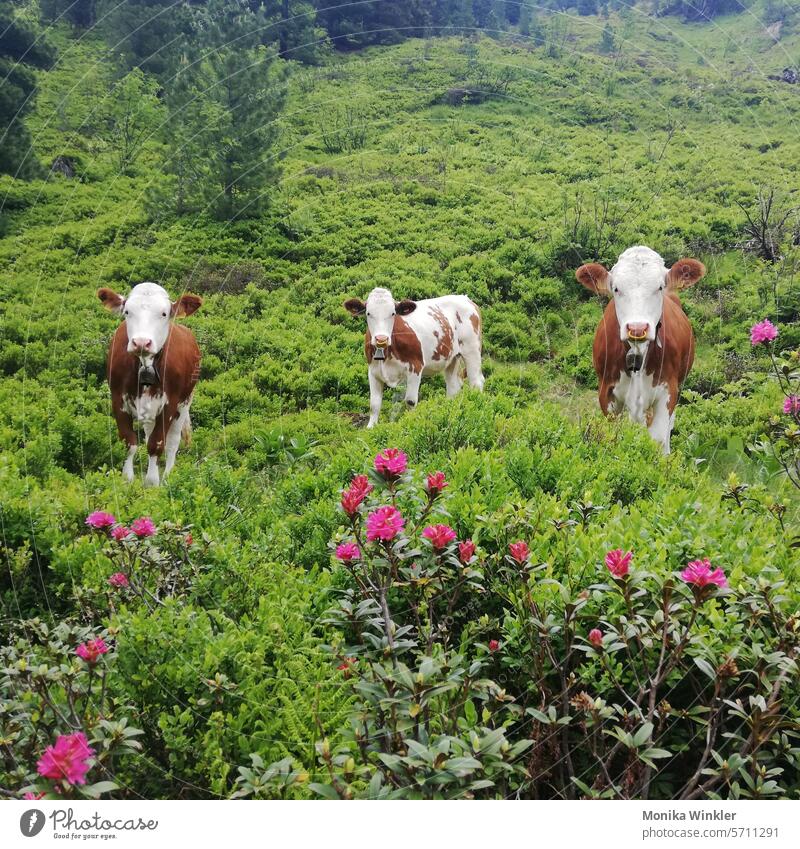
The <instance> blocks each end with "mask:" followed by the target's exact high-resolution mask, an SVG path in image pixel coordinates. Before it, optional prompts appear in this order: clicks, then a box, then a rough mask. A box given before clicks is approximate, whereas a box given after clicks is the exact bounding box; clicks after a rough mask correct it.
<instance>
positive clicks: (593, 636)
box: [589, 628, 603, 648]
mask: <svg viewBox="0 0 800 849" xmlns="http://www.w3.org/2000/svg"><path fill="white" fill-rule="evenodd" d="M589 642H590V643H591V644H592V645H593V646H595V647H596V648H600V646H602V645H603V632H602V631H601V630H600V629H599V628H592V630H591V631H589Z"/></svg>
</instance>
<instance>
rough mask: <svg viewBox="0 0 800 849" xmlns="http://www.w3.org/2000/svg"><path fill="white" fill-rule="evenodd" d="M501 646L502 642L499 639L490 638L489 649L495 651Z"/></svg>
mask: <svg viewBox="0 0 800 849" xmlns="http://www.w3.org/2000/svg"><path fill="white" fill-rule="evenodd" d="M499 648H500V643H499V642H498V641H497V640H489V651H491V652H495V651H497V650H498V649H499Z"/></svg>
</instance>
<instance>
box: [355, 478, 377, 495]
mask: <svg viewBox="0 0 800 849" xmlns="http://www.w3.org/2000/svg"><path fill="white" fill-rule="evenodd" d="M350 489H351V490H353V492H361V493H363V494H364V495H369V494H370V493H371V492H372V490H373V489H375V487H374V486H373V485H372V484H371V483H370V482H369V478H368V477H367V476H366V475H356V476H355V477H354V478H353V480H352V481H350Z"/></svg>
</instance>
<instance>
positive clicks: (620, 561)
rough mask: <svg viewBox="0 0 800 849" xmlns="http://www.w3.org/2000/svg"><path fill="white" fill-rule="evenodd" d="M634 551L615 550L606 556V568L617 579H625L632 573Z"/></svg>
mask: <svg viewBox="0 0 800 849" xmlns="http://www.w3.org/2000/svg"><path fill="white" fill-rule="evenodd" d="M632 557H633V552H632V551H623V550H622V549H621V548H615V549H613V550H612V551H609V552H608V554H606V566H608V571H609V572H611V574H612V575H613V576H614V577H615V578H624V577H625V576H626V575H627V574H628V572H629V571H630V565H631V558H632Z"/></svg>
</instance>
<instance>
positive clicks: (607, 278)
mask: <svg viewBox="0 0 800 849" xmlns="http://www.w3.org/2000/svg"><path fill="white" fill-rule="evenodd" d="M705 273H706V269H705V266H704V265H703V263H701V262H698V260H696V259H680V260H678V262H676V263H675V265H673V266H672V268H670V269H667V267H666V266H665V265H664V260H663V259H662V258H661V257H660V256H659V255H658V254H657V253H656V252H655V251H654V250H651V249H650V248H646V247H644V246H641V245H640V246H637V247H634V248H628V250H626V251H624V252H623V253H622V254H620V257H619V259H618V260H617V263H616V265H615V266H614V267H613V268H612V269H611V271H607V270H606V269H605V268H604V267H603V266H602V265H599V264H598V263H596V262H592V263H589V264H588V265H582V266H581V267H580V268H579V269H578V270H577V271H576V272H575V276H576V277H577V279H578V282H580V283H581V284H583V285H584V286H585V287H586V288H587V289H589V290H590V291H592V292H597V293H598V294H600V295H608V296H610V297H612V298H613V299H614V309H615V310H616V313H617V323H618V324H619V335H620V339H621V340H622V341H623V342H652V341H653V340H654V339H655V338H656V331H657V328H658V323H659V322H660V321H661V315H662V313H663V310H664V295H665V293H666V292H667V291H670V290H671V291H677V290H678V289H685V288H686V287H687V286H692V285H693V284H695V283H697V281H698V280H699V279H700V278H701V277H702V276H703V275H704V274H705Z"/></svg>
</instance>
